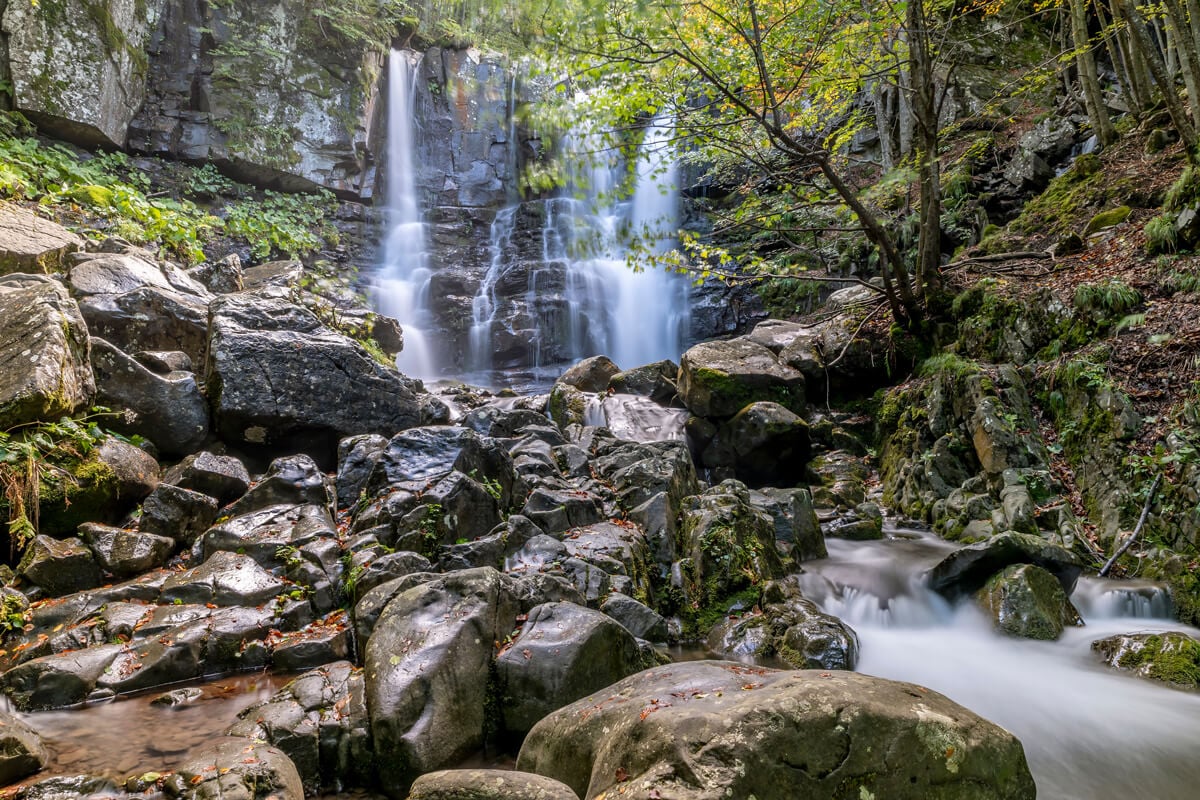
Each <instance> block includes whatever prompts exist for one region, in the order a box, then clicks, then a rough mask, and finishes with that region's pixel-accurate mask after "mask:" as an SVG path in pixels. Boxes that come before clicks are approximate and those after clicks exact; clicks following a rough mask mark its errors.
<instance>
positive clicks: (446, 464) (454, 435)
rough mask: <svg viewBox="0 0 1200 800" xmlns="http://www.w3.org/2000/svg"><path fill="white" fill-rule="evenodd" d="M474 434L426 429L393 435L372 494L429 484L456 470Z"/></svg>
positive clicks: (369, 483) (455, 428) (376, 471)
mask: <svg viewBox="0 0 1200 800" xmlns="http://www.w3.org/2000/svg"><path fill="white" fill-rule="evenodd" d="M473 438H478V437H477V435H476V434H475V432H474V431H472V430H470V429H468V428H463V427H458V426H446V427H426V428H414V429H412V430H407V431H402V432H400V433H398V434H396V435H395V436H393V437H392V438H391V439H390V440H389V441H388V443H387V446H386V447H385V448H384V449H383V452H382V454H380V456H379V457H378V459H375V463H374V467H373V468H372V470H371V473H370V478H369V479H368V481H367V489H368V492H370V493H375V492H378V491H379V490H381V489H383V488H385V487H387V486H393V485H396V484H402V483H407V482H409V481H422V482H424V481H429V480H430V479H432V478H439V477H441V476H442V475H445V474H446V473H448V472H450V471H451V470H453V469H454V464H455V462H457V461H458V457H459V454H461V453H462V450H463V447H464V446H465V445H466V443H467V441H468V440H469V439H473Z"/></svg>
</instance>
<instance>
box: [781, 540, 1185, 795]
mask: <svg viewBox="0 0 1200 800" xmlns="http://www.w3.org/2000/svg"><path fill="white" fill-rule="evenodd" d="M905 535H906V536H909V537H913V536H915V538H905V539H885V540H883V541H879V542H847V541H841V540H836V539H829V540H828V546H829V558H828V559H824V560H822V561H816V562H811V563H806V564H805V565H804V568H805V570H806V574H805V575H804V576H803V577H802V579H803V582H804V585H805V590H806V594H808V596H810V597H811V598H812V599H813V600H814V601H817V602H818V603H819V604H820V605H821V606H822V607H823V608H824V610H825V611H827V612H829V613H832V614H834V615H836V616H839V617H841V618H842V619H843V620H845V621H846V622H847V623H849V624H850V625H851V626H853V627H854V629H855V630H856V631H857V632H858V635H859V638H860V641H861V645H862V653H861V658H860V661H859V665H858V670H859V671H860V672H864V673H868V674H871V675H878V676H880V677H884V678H892V679H895V680H904V681H910V682H912V683H917V684H920V685H922V686H926V687H928V688H931V689H933V690H935V691H938V692H941V693H942V694H945V695H947V696H948V697H950V698H951V699H953V700H955V701H957V702H958V703H961V704H962V705H964V706H967V707H968V708H970V709H971V710H973V711H975V712H976V713H979V714H981V715H983V716H984V717H986V718H988V719H990V720H992V721H993V722H996V723H997V724H999V725H1002V726H1003V727H1005V728H1007V729H1008V730H1010V731H1012V733H1014V734H1015V735H1016V736H1017V737H1018V738H1019V739H1020V740H1021V742H1022V743H1023V744H1024V746H1025V754H1026V757H1027V758H1028V760H1029V766H1030V769H1031V770H1032V771H1033V774H1034V778H1035V779H1036V781H1037V785H1038V797H1039V798H1043V800H1076V799H1077V800H1126V799H1127V798H1130V797H1139V798H1146V800H1149V799H1150V798H1153V799H1154V800H1192V798H1195V797H1197V796H1198V795H1200V789H1197V786H1200V759H1197V758H1196V748H1197V746H1198V745H1200V696H1198V695H1195V694H1191V693H1187V692H1181V691H1177V690H1173V689H1170V688H1166V687H1163V686H1159V685H1157V684H1154V683H1152V682H1148V681H1143V680H1140V679H1137V678H1134V677H1131V676H1129V675H1123V674H1119V673H1115V672H1113V671H1111V670H1109V669H1107V668H1105V667H1104V666H1102V665H1101V664H1100V663H1099V662H1098V660H1097V659H1096V658H1095V657H1094V656H1093V654H1092V653H1091V650H1090V644H1091V642H1092V641H1093V640H1094V639H1099V638H1102V637H1105V636H1109V635H1112V634H1117V633H1131V632H1135V631H1158V630H1184V631H1187V632H1188V633H1192V634H1200V631H1197V630H1195V629H1192V628H1187V627H1186V626H1183V625H1180V624H1179V623H1177V622H1174V621H1172V620H1171V619H1169V618H1168V614H1169V603H1168V602H1167V601H1166V597H1165V595H1164V594H1163V593H1162V592H1161V590H1159V589H1158V588H1157V587H1155V586H1154V585H1153V584H1149V583H1146V582H1136V581H1126V582H1117V581H1102V580H1098V579H1087V578H1081V579H1080V582H1079V586H1078V587H1077V588H1076V590H1075V594H1074V596H1073V598H1072V599H1073V600H1075V601H1076V602H1077V605H1078V607H1079V610H1080V612H1081V614H1082V615H1083V617H1084V620H1085V622H1086V625H1085V627H1082V628H1072V629H1068V631H1067V632H1066V633H1065V634H1064V635H1063V637H1062V638H1061V639H1060V640H1059V641H1057V642H1035V641H1029V640H1022V639H1013V638H1010V637H1006V636H1002V635H999V634H997V633H995V632H994V631H993V630H992V627H991V624H990V622H989V621H988V620H987V619H986V618H985V617H984V615H983V614H982V613H981V612H979V611H978V610H976V609H975V608H974V607H973V606H971V605H969V604H968V605H964V606H961V607H957V608H952V607H951V606H949V605H948V604H947V603H946V602H945V601H944V600H942V599H941V598H940V597H938V596H936V595H934V594H933V593H931V592H929V591H928V590H926V589H925V588H924V587H923V586H922V585H921V583H920V577H919V576H920V574H921V573H922V572H923V571H924V570H925V569H926V568H928V567H929V566H931V565H932V564H934V563H936V562H937V561H938V560H939V559H940V558H941V557H942V556H944V555H945V553H946V552H947V551H948V550H950V549H952V546H951V545H948V544H946V543H945V542H940V541H938V540H936V539H934V538H932V537H929V536H927V535H921V534H905Z"/></svg>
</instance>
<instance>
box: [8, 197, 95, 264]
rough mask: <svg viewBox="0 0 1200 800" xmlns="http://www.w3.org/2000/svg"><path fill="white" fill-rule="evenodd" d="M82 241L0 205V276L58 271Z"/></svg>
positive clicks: (56, 226)
mask: <svg viewBox="0 0 1200 800" xmlns="http://www.w3.org/2000/svg"><path fill="white" fill-rule="evenodd" d="M80 247H83V239H81V238H79V237H78V236H76V235H75V234H73V233H71V232H70V231H69V230H67V229H66V228H64V227H63V226H61V225H59V224H58V223H57V222H51V221H50V220H48V219H43V218H42V217H39V216H38V215H37V214H32V213H30V212H28V211H26V210H25V209H23V208H21V207H20V206H14V205H10V204H9V203H0V275H4V274H6V273H9V272H32V273H51V272H56V271H58V270H59V269H60V268H61V267H62V266H63V262H64V259H65V258H66V256H67V254H68V253H73V252H75V251H76V250H78V249H79V248H80Z"/></svg>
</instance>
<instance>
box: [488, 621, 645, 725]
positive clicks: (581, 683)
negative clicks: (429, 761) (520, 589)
mask: <svg viewBox="0 0 1200 800" xmlns="http://www.w3.org/2000/svg"><path fill="white" fill-rule="evenodd" d="M642 666H643V665H642V663H641V654H640V652H639V651H638V644H637V641H636V640H634V638H633V634H631V633H630V632H629V631H627V630H626V629H625V628H624V627H622V626H621V625H620V624H619V623H618V622H616V621H615V620H613V619H610V618H609V617H608V616H606V615H604V614H602V613H600V612H599V611H593V610H591V609H589V608H584V607H583V606H578V605H575V604H574V603H546V604H544V605H540V606H538V607H536V608H534V609H533V610H532V611H530V612H529V619H528V620H527V621H526V622H525V625H524V627H522V628H521V633H520V635H519V636H517V638H516V639H514V640H513V642H512V646H511V647H509V648H508V649H507V650H506V651H505V652H504V654H503V655H501V656H500V657H499V658H498V659H496V672H497V675H498V677H499V679H500V685H501V687H502V691H503V692H504V699H503V702H502V704H501V709H502V712H503V715H504V727H505V728H506V729H507V730H509V731H516V732H519V733H524V732H525V731H528V730H529V729H530V728H532V727H533V726H534V724H536V723H537V722H538V721H539V720H541V719H542V718H543V717H545V716H546V715H547V714H549V713H551V712H553V711H555V710H557V709H559V708H562V707H563V706H565V705H567V704H568V703H573V702H575V701H576V700H578V699H579V698H581V697H584V696H586V695H589V694H591V693H592V692H596V691H599V690H600V689H603V688H604V687H605V686H608V685H609V684H611V683H616V682H617V681H618V680H620V679H621V678H624V677H625V676H626V675H632V674H633V673H635V672H637V671H639V670H640V669H641V668H642Z"/></svg>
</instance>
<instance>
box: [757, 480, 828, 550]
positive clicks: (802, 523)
mask: <svg viewBox="0 0 1200 800" xmlns="http://www.w3.org/2000/svg"><path fill="white" fill-rule="evenodd" d="M750 503H751V505H753V506H754V507H755V508H759V509H761V510H763V511H766V512H767V513H768V514H770V515H771V517H772V518H773V519H774V520H775V541H777V542H783V543H785V544H786V545H790V547H791V553H792V556H793V557H794V558H796V559H797V560H799V561H808V560H811V559H814V558H825V557H826V556H827V555H828V553H827V551H826V549H825V535H824V534H823V533H822V532H821V525H820V523H819V522H818V521H817V512H816V510H815V509H814V507H813V499H812V494H811V493H810V492H809V490H808V489H799V488H797V489H774V488H766V489H762V490H761V491H757V492H751V493H750Z"/></svg>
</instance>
